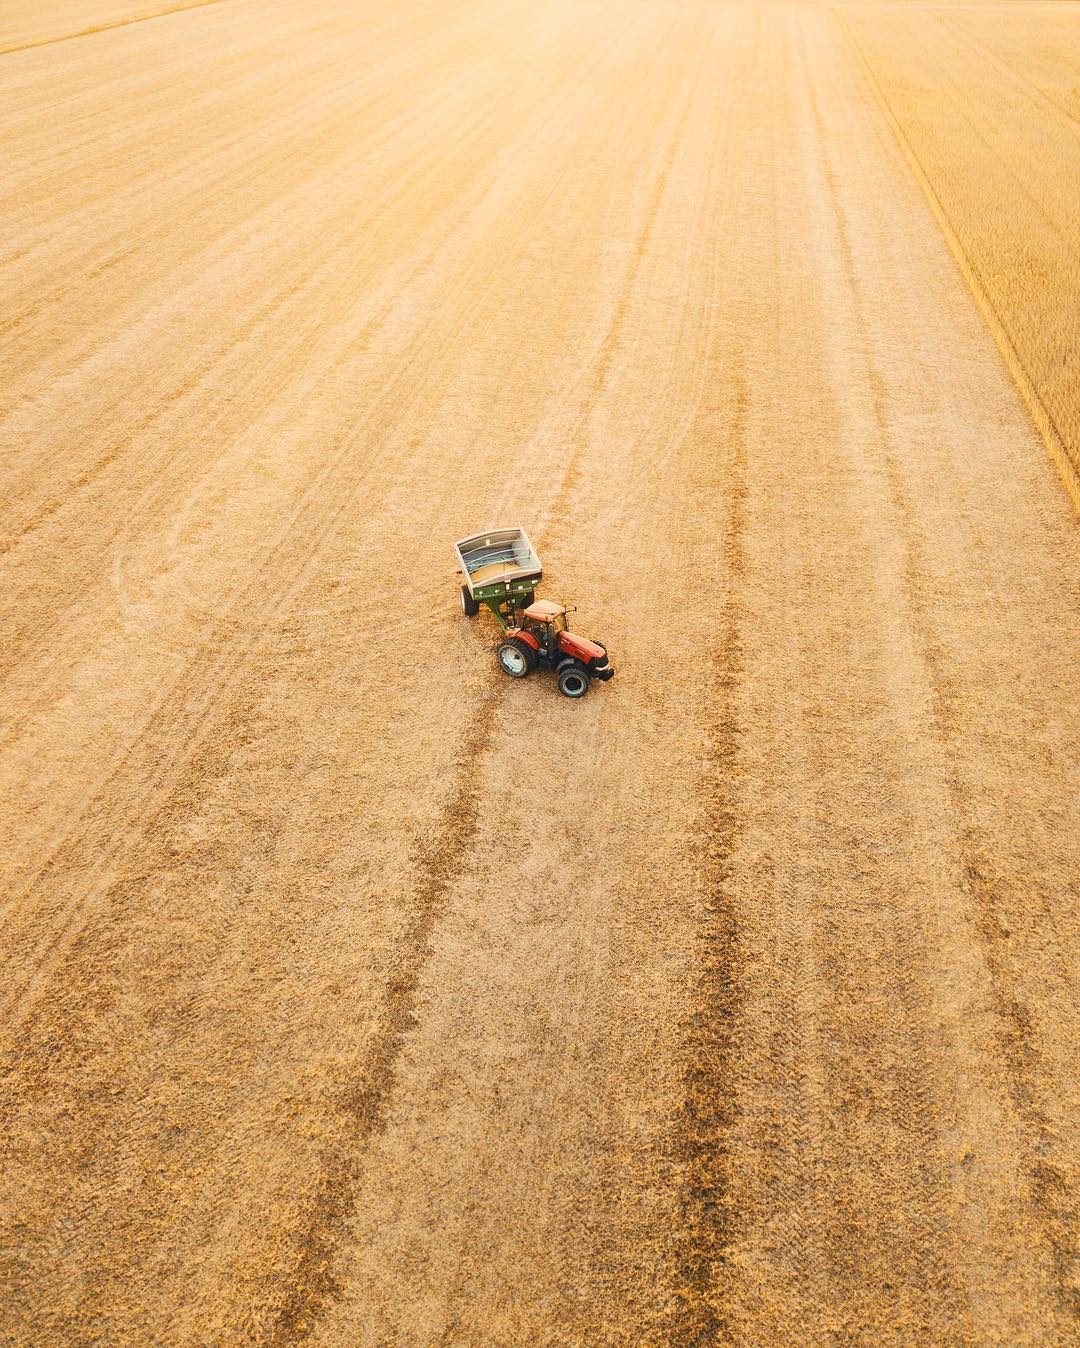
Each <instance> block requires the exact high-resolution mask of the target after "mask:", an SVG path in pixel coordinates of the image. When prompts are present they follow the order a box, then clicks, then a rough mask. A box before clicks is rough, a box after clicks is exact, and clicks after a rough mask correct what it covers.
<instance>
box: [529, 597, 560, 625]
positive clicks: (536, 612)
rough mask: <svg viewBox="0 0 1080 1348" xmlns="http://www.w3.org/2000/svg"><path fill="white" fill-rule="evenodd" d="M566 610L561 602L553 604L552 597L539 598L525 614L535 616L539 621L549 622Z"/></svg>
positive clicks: (530, 616)
mask: <svg viewBox="0 0 1080 1348" xmlns="http://www.w3.org/2000/svg"><path fill="white" fill-rule="evenodd" d="M565 612H566V609H564V608H563V606H562V605H561V604H553V603H552V602H551V600H550V599H537V600H535V601H534V602H533V603H531V604H530V605H529V607H528V608H527V609H526V610H525V616H526V618H535V619H536V621H537V622H541V623H549V622H551V620H552V619H553V618H558V617H559V616H560V615H561V614H563V613H565Z"/></svg>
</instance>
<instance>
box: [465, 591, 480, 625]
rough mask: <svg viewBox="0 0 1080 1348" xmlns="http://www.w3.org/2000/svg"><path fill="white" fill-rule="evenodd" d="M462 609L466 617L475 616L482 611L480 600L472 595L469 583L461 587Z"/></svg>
mask: <svg viewBox="0 0 1080 1348" xmlns="http://www.w3.org/2000/svg"><path fill="white" fill-rule="evenodd" d="M461 611H462V613H464V615H465V616H466V618H475V617H476V615H477V614H478V613H479V612H480V600H479V599H474V598H473V597H472V595H471V594H470V593H469V587H468V586H467V585H463V586H462V587H461Z"/></svg>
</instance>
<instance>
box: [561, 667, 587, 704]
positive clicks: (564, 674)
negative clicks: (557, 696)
mask: <svg viewBox="0 0 1080 1348" xmlns="http://www.w3.org/2000/svg"><path fill="white" fill-rule="evenodd" d="M557 674H558V680H559V692H560V693H562V695H563V697H584V696H585V694H586V693H587V692H588V691H589V671H588V670H587V669H586V668H585V666H584V665H582V664H579V663H578V662H577V661H576V660H566V661H564V662H563V663H562V664H561V665H560V666H559V668H558V671H557Z"/></svg>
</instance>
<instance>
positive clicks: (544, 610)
mask: <svg viewBox="0 0 1080 1348" xmlns="http://www.w3.org/2000/svg"><path fill="white" fill-rule="evenodd" d="M518 626H519V628H520V629H521V630H522V631H523V632H528V633H529V635H530V636H532V637H534V638H535V639H536V642H537V643H538V645H539V647H540V650H541V651H542V652H543V653H544V655H546V656H547V657H548V658H550V657H552V656H554V654H555V652H556V650H557V649H558V646H559V634H560V633H562V632H565V631H566V630H567V626H566V609H564V608H563V607H562V605H561V604H553V603H552V602H551V601H550V600H549V599H537V600H535V601H534V602H533V603H531V604H530V605H529V607H528V608H526V609H522V611H521V617H520V619H519V622H518Z"/></svg>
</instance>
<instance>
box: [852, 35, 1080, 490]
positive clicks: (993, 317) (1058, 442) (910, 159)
mask: <svg viewBox="0 0 1080 1348" xmlns="http://www.w3.org/2000/svg"><path fill="white" fill-rule="evenodd" d="M833 12H834V14H835V15H836V18H837V22H838V23H839V24H840V25H841V27H842V28H843V30H844V32H845V34H846V35H847V39H848V42H849V43H850V44H851V49H852V51H853V52H854V54H855V59H856V60H857V61H858V63H859V66H860V68H861V69H862V72H863V75H864V76H865V78H866V82H867V85H868V86H869V88H870V92H871V93H872V94H873V96H874V99H875V101H876V102H877V105H878V107H879V108H880V109H881V112H882V115H883V116H884V118H885V120H886V121H887V122H888V124H889V126H890V128H891V129H892V133H893V136H894V137H895V139H896V143H897V145H898V146H899V148H900V152H901V154H902V155H903V156H904V159H905V161H906V162H907V165H908V167H909V168H910V169H911V172H912V175H913V176H914V178H915V181H916V182H917V183H918V185H919V187H920V189H921V190H922V194H923V196H924V197H925V198H926V202H927V205H928V206H929V207H930V210H931V212H932V214H933V216H934V219H935V220H936V221H937V223H938V227H939V228H940V230H941V233H942V235H943V236H944V239H945V242H946V243H947V244H948V246H949V251H950V252H951V253H952V255H953V257H954V258H955V260H956V265H957V266H958V267H959V268H960V274H961V275H962V276H963V278H964V281H965V282H966V284H967V287H968V289H969V290H970V291H971V294H972V297H973V298H974V300H975V303H976V305H977V306H978V309H979V312H980V314H982V317H983V321H984V322H985V323H986V326H987V327H988V328H989V329H990V333H991V335H992V337H993V338H994V341H995V343H996V344H997V348H998V350H999V351H1000V352H1001V356H1002V359H1003V360H1004V362H1005V364H1006V366H1007V367H1008V370H1009V373H1010V374H1011V375H1012V377H1013V381H1014V383H1015V384H1016V387H1017V389H1018V390H1019V392H1020V396H1021V397H1022V398H1023V400H1024V404H1025V406H1026V407H1027V409H1028V412H1029V414H1030V416H1031V419H1032V421H1033V422H1034V423H1035V428H1036V430H1038V432H1039V434H1040V436H1041V437H1042V440H1043V443H1044V444H1045V445H1046V448H1047V450H1048V452H1049V454H1050V457H1051V458H1052V459H1053V461H1054V465H1055V467H1056V468H1057V470H1058V473H1059V475H1060V477H1061V480H1062V482H1063V483H1064V485H1065V490H1066V491H1067V492H1068V494H1069V499H1070V500H1071V501H1072V503H1073V505H1074V507H1075V508H1076V510H1077V512H1078V513H1080V472H1078V470H1077V467H1076V465H1075V464H1074V463H1073V461H1072V458H1071V457H1070V455H1069V451H1068V448H1067V446H1066V444H1065V441H1064V439H1063V438H1062V436H1061V433H1060V432H1059V431H1058V428H1057V426H1056V425H1055V423H1054V419H1053V417H1052V416H1051V415H1050V412H1049V411H1048V409H1047V407H1046V405H1045V403H1044V402H1043V400H1042V397H1041V396H1040V394H1039V391H1038V389H1036V387H1035V385H1034V383H1033V382H1032V380H1031V377H1030V375H1029V374H1028V372H1027V370H1026V368H1025V367H1024V362H1023V361H1022V360H1021V358H1020V353H1019V352H1018V351H1017V349H1016V347H1015V346H1014V345H1013V341H1012V338H1011V337H1010V336H1009V334H1008V331H1007V330H1006V328H1005V325H1004V324H1003V323H1002V321H1001V319H1000V318H999V317H998V313H997V310H996V309H995V307H994V302H993V300H992V299H991V298H990V295H989V292H988V291H987V289H986V287H985V286H984V285H983V283H982V281H981V280H980V278H979V274H978V272H977V271H976V269H975V267H974V265H973V264H972V262H971V259H970V258H969V257H968V255H967V251H966V250H965V248H964V245H963V244H962V243H961V241H960V237H959V235H958V234H957V233H956V230H955V229H953V227H952V222H951V221H950V220H949V217H948V215H947V214H946V212H945V207H944V206H943V204H942V202H941V199H940V197H939V196H938V194H937V192H936V191H935V190H934V186H933V184H932V183H931V181H930V178H929V176H928V175H927V173H926V170H925V169H924V168H923V166H922V164H921V162H920V160H919V157H918V155H917V154H916V153H915V149H914V147H913V146H912V144H911V142H910V140H909V139H908V137H907V134H906V133H905V131H904V129H903V127H902V126H901V125H900V122H899V119H898V118H897V116H896V114H895V113H894V112H893V110H892V108H891V107H890V105H889V101H888V99H887V98H886V97H885V91H884V90H883V89H882V87H881V83H880V81H879V80H878V78H877V76H876V75H875V74H874V71H873V68H872V67H871V65H870V62H869V61H868V60H867V58H866V55H865V54H864V52H863V50H862V47H861V46H860V45H859V42H858V39H857V38H856V37H855V34H854V33H853V32H852V30H851V26H850V25H849V23H848V21H847V19H846V18H845V17H844V16H843V15H842V14H841V13H840V11H839V10H834V11H833Z"/></svg>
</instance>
